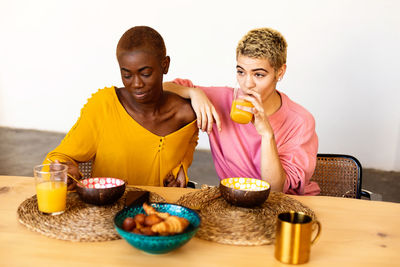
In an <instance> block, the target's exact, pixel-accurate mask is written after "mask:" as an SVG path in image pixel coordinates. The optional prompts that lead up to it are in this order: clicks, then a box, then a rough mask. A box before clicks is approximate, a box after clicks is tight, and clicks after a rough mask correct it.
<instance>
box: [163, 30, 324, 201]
mask: <svg viewBox="0 0 400 267" xmlns="http://www.w3.org/2000/svg"><path fill="white" fill-rule="evenodd" d="M286 51H287V43H286V40H285V38H284V37H283V36H282V35H281V34H280V33H279V32H278V31H276V30H273V29H270V28H260V29H254V30H251V31H250V32H248V33H247V34H246V35H245V36H244V37H243V38H242V39H241V40H240V41H239V43H238V46H237V49H236V60H237V66H236V72H237V82H238V84H239V86H240V88H241V90H242V91H243V92H244V93H245V96H244V97H243V100H246V101H248V102H250V103H251V104H252V105H253V107H247V106H239V105H238V106H237V108H239V109H242V110H244V111H248V112H251V113H252V114H253V119H252V121H251V123H248V124H238V123H236V122H234V121H232V120H231V118H230V111H231V107H232V98H233V88H229V87H201V86H195V85H193V83H192V82H191V81H190V80H183V79H176V80H174V81H173V82H168V83H164V89H165V90H169V91H172V92H175V93H177V94H179V95H181V96H182V97H184V98H190V99H191V101H192V106H193V109H194V110H195V113H196V115H197V124H198V127H199V128H200V129H202V130H203V131H205V130H206V131H207V132H208V134H209V140H210V147H211V152H212V156H213V160H214V164H215V168H216V171H217V174H218V176H219V178H220V179H224V178H227V177H238V176H241V177H253V178H258V179H262V180H265V181H267V182H269V183H270V184H271V189H272V190H274V191H280V192H284V193H288V194H298V195H317V194H318V193H319V191H320V189H319V186H318V185H317V184H316V183H314V182H311V181H310V178H311V176H312V174H313V172H314V169H315V164H316V155H317V151H318V137H317V134H316V132H315V121H314V118H313V116H312V115H311V114H310V113H309V112H308V111H307V110H306V109H305V108H303V107H302V106H300V105H299V104H297V103H295V102H293V101H292V100H291V99H290V98H289V97H288V96H287V95H285V94H284V93H283V92H281V91H278V90H277V89H276V86H277V84H278V82H279V81H280V80H281V79H283V77H284V75H285V71H286V53H287V52H286ZM214 123H215V125H214V126H213V124H214ZM215 126H216V127H215Z"/></svg>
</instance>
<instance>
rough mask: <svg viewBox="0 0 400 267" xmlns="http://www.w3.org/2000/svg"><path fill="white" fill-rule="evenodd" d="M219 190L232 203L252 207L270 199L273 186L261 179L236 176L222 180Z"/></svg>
mask: <svg viewBox="0 0 400 267" xmlns="http://www.w3.org/2000/svg"><path fill="white" fill-rule="evenodd" d="M219 190H220V191H221V195H222V196H223V198H224V199H225V200H226V201H228V202H229V203H230V204H232V205H235V206H239V207H245V208H251V207H255V206H259V205H261V204H263V203H264V202H265V201H266V200H267V199H268V196H269V192H270V191H271V186H270V185H269V183H267V182H266V181H263V180H259V179H254V178H244V177H234V178H226V179H223V180H221V182H220V184H219Z"/></svg>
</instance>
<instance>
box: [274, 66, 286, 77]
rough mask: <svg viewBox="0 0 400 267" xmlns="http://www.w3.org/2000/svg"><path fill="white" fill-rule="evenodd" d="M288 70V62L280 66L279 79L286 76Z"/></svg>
mask: <svg viewBox="0 0 400 267" xmlns="http://www.w3.org/2000/svg"><path fill="white" fill-rule="evenodd" d="M285 72H286V64H283V65H282V67H280V68H279V70H278V71H277V72H276V79H277V80H278V81H281V80H282V79H283V76H285Z"/></svg>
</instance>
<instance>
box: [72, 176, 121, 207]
mask: <svg viewBox="0 0 400 267" xmlns="http://www.w3.org/2000/svg"><path fill="white" fill-rule="evenodd" d="M81 182H82V183H83V184H84V185H85V186H86V187H83V186H81V185H79V184H76V192H77V193H78V195H79V197H80V198H81V199H82V201H84V202H86V203H89V204H94V205H98V206H101V205H109V204H112V203H114V202H116V201H117V200H118V199H120V198H121V197H122V195H123V194H124V192H125V181H124V180H121V179H117V178H109V177H99V178H87V179H83V180H81Z"/></svg>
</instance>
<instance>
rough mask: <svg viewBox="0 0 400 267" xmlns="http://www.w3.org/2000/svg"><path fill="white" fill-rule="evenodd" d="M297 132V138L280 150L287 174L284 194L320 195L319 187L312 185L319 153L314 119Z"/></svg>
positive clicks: (302, 125) (309, 120) (303, 124)
mask: <svg viewBox="0 0 400 267" xmlns="http://www.w3.org/2000/svg"><path fill="white" fill-rule="evenodd" d="M295 132H297V133H296V135H297V136H296V137H295V138H293V139H292V140H290V141H289V142H287V143H285V144H284V145H282V147H281V148H280V150H279V156H280V160H281V163H282V167H283V168H284V170H285V172H286V181H285V184H284V188H283V192H284V193H288V194H297V195H304V194H306V195H309V194H312V195H315V194H318V193H319V187H318V185H317V184H315V183H310V179H311V176H312V174H313V172H314V169H315V165H316V155H317V151H318V137H317V135H316V133H315V122H314V119H313V118H312V117H311V118H308V121H305V122H304V123H302V124H301V126H300V127H298V129H295Z"/></svg>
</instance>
